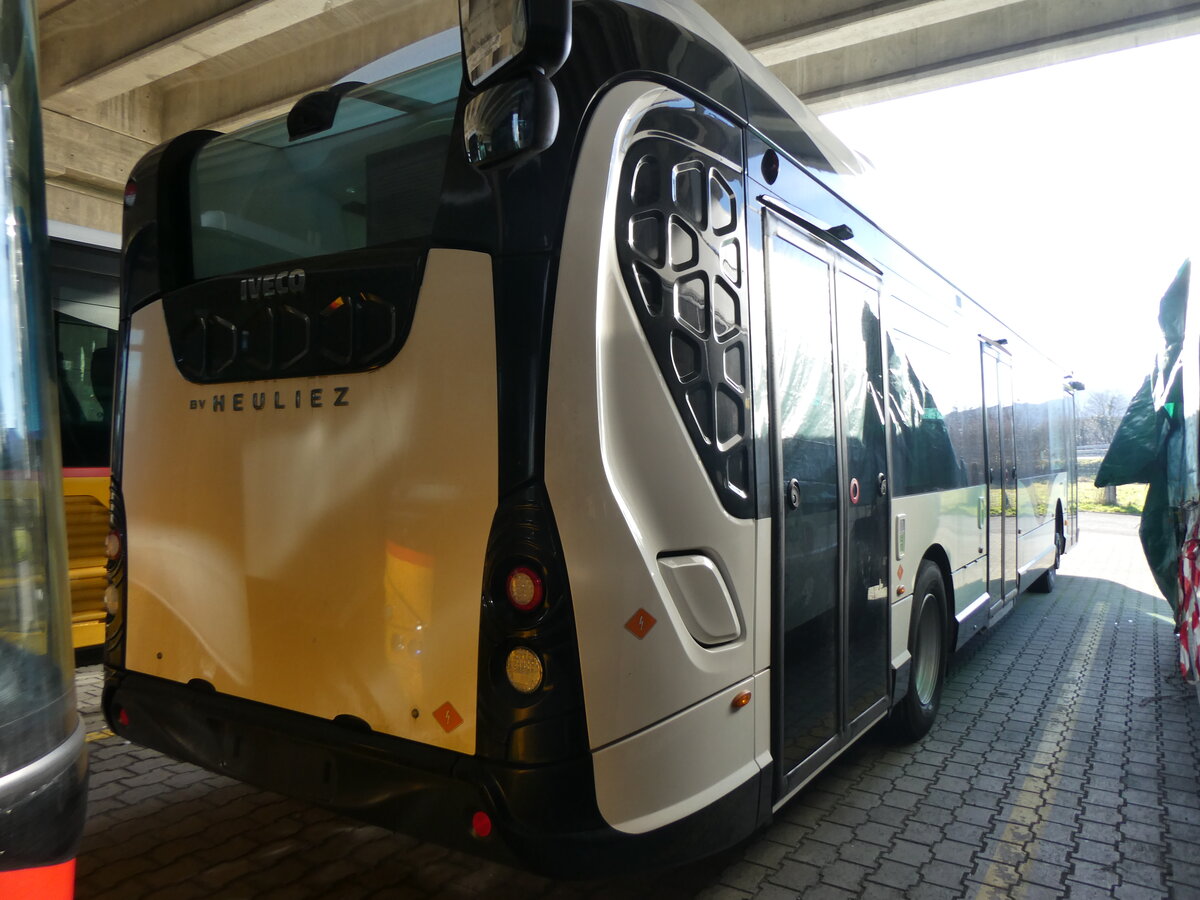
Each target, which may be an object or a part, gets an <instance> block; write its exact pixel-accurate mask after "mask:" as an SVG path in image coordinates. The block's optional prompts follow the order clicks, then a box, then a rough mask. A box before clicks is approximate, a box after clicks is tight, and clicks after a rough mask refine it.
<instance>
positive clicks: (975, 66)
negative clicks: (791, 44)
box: [772, 0, 1200, 113]
mask: <svg viewBox="0 0 1200 900" xmlns="http://www.w3.org/2000/svg"><path fill="white" fill-rule="evenodd" d="M1196 33H1200V2H1194V0H1193V2H1179V0H1146V2H1142V3H1140V4H1139V5H1138V10H1137V11H1136V13H1135V12H1134V11H1133V10H1131V9H1130V5H1129V3H1128V0H1023V2H1021V3H1019V4H1014V5H1011V6H1008V7H1005V8H997V9H993V10H990V11H987V12H984V13H979V14H976V15H973V16H970V17H967V18H964V19H960V20H954V21H947V22H943V23H940V24H938V25H934V26H930V27H928V28H924V29H920V30H918V31H914V32H911V33H908V34H905V35H896V36H893V37H889V38H880V39H878V40H875V41H871V42H868V43H866V44H862V45H856V46H854V47H847V48H843V49H840V50H835V51H831V52H828V53H823V54H815V55H812V56H808V57H805V58H803V59H796V60H792V61H790V62H787V63H783V64H781V65H777V66H773V67H772V71H773V72H774V73H775V74H776V75H777V76H778V77H779V78H780V80H782V81H783V83H784V84H785V85H787V86H788V87H789V88H790V89H791V90H793V91H794V92H795V93H796V94H797V95H798V96H799V97H800V98H801V99H802V100H804V102H805V103H806V104H807V105H808V106H809V107H810V108H812V109H813V110H814V111H815V112H817V113H825V112H833V111H836V110H840V109H848V108H851V107H854V106H864V105H867V104H870V103H877V102H881V101H883V100H889V99H895V98H898V97H904V96H910V95H912V94H918V93H923V92H926V91H931V90H938V89H941V88H946V87H952V86H955V85H958V84H965V83H967V82H970V81H979V80H983V79H985V78H994V77H998V76H1002V75H1009V74H1013V73H1015V72H1022V71H1027V70H1030V69H1034V68H1038V67H1040V66H1047V65H1054V64H1056V63H1060V62H1067V61H1069V60H1073V59H1082V58H1084V57H1087V56H1095V55H1098V54H1101V53H1109V52H1113V51H1116V50H1123V49H1127V48H1130V47H1136V46H1139V45H1142V44H1148V43H1153V42H1156V41H1161V40H1169V39H1172V38H1177V37H1182V36H1185V35H1189V34H1196Z"/></svg>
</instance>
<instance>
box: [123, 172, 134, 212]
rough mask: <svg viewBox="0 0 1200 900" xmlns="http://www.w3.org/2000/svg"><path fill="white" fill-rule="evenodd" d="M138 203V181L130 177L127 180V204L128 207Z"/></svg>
mask: <svg viewBox="0 0 1200 900" xmlns="http://www.w3.org/2000/svg"><path fill="white" fill-rule="evenodd" d="M135 203H137V182H136V181H134V180H133V179H132V178H130V179H129V180H128V181H127V182H125V206H126V207H127V208H128V207H130V206H133V204H135Z"/></svg>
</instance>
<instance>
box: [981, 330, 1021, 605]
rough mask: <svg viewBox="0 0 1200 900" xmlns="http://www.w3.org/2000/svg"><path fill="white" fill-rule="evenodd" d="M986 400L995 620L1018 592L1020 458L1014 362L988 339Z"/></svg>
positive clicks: (983, 349)
mask: <svg viewBox="0 0 1200 900" xmlns="http://www.w3.org/2000/svg"><path fill="white" fill-rule="evenodd" d="M980 347H981V352H982V355H983V402H984V409H985V410H986V420H987V454H988V494H987V533H988V541H987V548H988V595H989V597H990V598H991V603H990V610H991V612H990V615H991V616H992V618H993V619H994V618H995V616H996V615H997V614H1000V615H1002V614H1003V609H1002V607H1004V606H1005V604H1007V603H1008V602H1009V601H1011V600H1012V599H1013V597H1015V596H1016V593H1017V460H1016V453H1015V449H1016V440H1015V435H1014V430H1015V429H1014V421H1013V387H1012V363H1011V362H1010V357H1009V355H1008V351H1007V350H1005V349H1004V346H1003V344H1000V343H997V342H994V341H989V340H987V339H984V340H983V342H982V344H981V345H980Z"/></svg>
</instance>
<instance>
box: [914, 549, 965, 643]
mask: <svg viewBox="0 0 1200 900" xmlns="http://www.w3.org/2000/svg"><path fill="white" fill-rule="evenodd" d="M927 561H928V562H931V563H933V564H934V565H935V566H937V567H938V571H939V572H941V575H942V584H943V586H944V587H945V589H946V609H945V610H944V612H945V614H946V631H947V634H946V638H947V646H949V647H955V646H957V645H958V620H957V619H956V618H955V617H954V609H955V607H954V579H953V578H952V577H951V575H950V571H951V570H950V554H948V553H947V552H946V548H945V547H943V546H942V545H941V544H931V545H930V547H929V549H927V550H926V551H925V553H924V555H923V556H922V557H921V562H922V563H925V562H927Z"/></svg>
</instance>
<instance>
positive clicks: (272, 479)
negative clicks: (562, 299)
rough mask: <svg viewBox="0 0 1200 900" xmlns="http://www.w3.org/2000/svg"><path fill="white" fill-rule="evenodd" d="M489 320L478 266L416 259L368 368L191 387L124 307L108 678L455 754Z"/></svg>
mask: <svg viewBox="0 0 1200 900" xmlns="http://www.w3.org/2000/svg"><path fill="white" fill-rule="evenodd" d="M493 323H494V313H493V309H492V273H491V260H490V258H489V257H488V256H486V255H483V254H479V253H468V252H464V251H447V250H435V251H433V252H431V253H430V255H429V260H428V263H427V267H426V271H425V279H424V285H423V287H422V289H421V294H420V297H419V300H418V302H417V306H416V314H415V318H414V321H413V325H412V330H411V333H410V334H409V337H408V340H407V342H406V344H405V345H404V347H403V348H402V349H401V351H400V353H399V354H398V355H397V357H396V358H395V359H394V360H392V361H391V362H389V363H387V364H386V365H383V366H382V367H380V368H379V369H376V370H374V371H370V372H366V373H360V374H354V375H344V376H328V377H322V378H304V379H283V380H278V381H267V382H250V383H245V384H217V385H198V384H193V383H191V382H189V381H187V380H185V379H184V378H183V377H182V376H181V375H180V374H179V372H178V370H177V369H176V367H175V363H174V361H173V360H172V358H171V345H170V341H169V340H168V337H167V333H166V327H165V323H164V318H163V311H162V308H161V306H160V305H159V304H153V305H151V306H148V307H146V308H144V309H142V310H139V311H138V312H137V313H136V314H135V315H134V317H133V323H132V329H131V333H130V340H129V367H128V380H127V407H126V408H127V410H128V414H127V419H126V423H125V450H124V482H123V485H122V487H123V490H124V499H125V507H126V511H127V515H128V521H129V532H128V547H129V573H130V581H129V601H128V604H129V605H128V610H129V617H128V621H129V623H130V624H129V633H128V647H127V656H126V663H127V666H128V668H129V669H131V670H133V671H138V672H144V673H147V674H150V675H155V676H158V677H161V678H167V679H171V680H173V681H178V682H187V681H189V680H190V679H193V678H201V679H204V680H206V681H208V682H210V683H211V684H212V685H213V686H214V687H215V688H216V689H217V690H218V691H220V692H222V693H227V694H231V695H233V696H237V697H244V698H247V699H250V700H256V701H259V702H262V703H268V704H272V705H275V706H280V707H283V708H285V709H293V710H298V711H300V712H304V713H309V714H311V715H315V716H320V717H322V718H332V717H335V716H338V715H342V714H348V715H353V716H357V717H359V718H361V719H363V720H365V721H366V722H367V723H368V724H369V725H370V726H371V727H372V728H374V729H376V730H378V731H382V732H386V733H390V734H395V735H399V736H401V737H406V738H411V739H413V740H418V741H422V742H425V743H429V744H434V745H436V746H439V747H445V748H448V749H453V750H458V751H460V752H463V753H473V752H474V750H475V705H476V700H475V695H476V668H477V666H476V658H477V655H478V634H479V629H478V620H479V595H480V580H481V577H482V572H483V556H484V549H485V547H486V544H487V536H488V531H489V528H490V526H491V519H492V515H493V513H494V511H495V508H496V455H497V447H496V362H495V328H494V324H493ZM336 388H345V389H347V390H346V393H345V395H344V397H342V402H343V403H344V404H346V405H344V406H340V407H339V406H335V405H334V404H335V401H336V400H337V399H338V396H339V395H338V393H337V392H336ZM314 392H320V393H319V394H315V393H314ZM260 394H265V398H263V399H265V403H264V404H263V408H261V409H260V408H256V405H257V404H256V400H258V399H259V398H258V395H260ZM214 396H223V397H224V398H225V399H224V411H220V412H217V411H214V409H213V402H212V398H213V397H214ZM235 396H239V397H241V400H240V401H239V400H235ZM277 397H278V398H279V399H278V401H277ZM297 397H299V398H300V402H299V403H298V404H297V403H296V402H295V401H296V398H297ZM314 397H319V402H320V403H321V406H320V407H315V406H314ZM202 401H203V406H201V405H200V404H201V402H202ZM278 405H281V406H282V407H283V408H276V407H277V406H278ZM238 406H240V407H241V409H238ZM163 434H169V435H171V446H172V447H173V448H174V449H173V450H172V452H171V453H169V454H166V453H163V452H162V451H161V449H160V448H161V445H160V443H159V436H160V435H163ZM334 561H336V563H337V564H336V565H335V564H333V562H334ZM444 704H449V705H450V706H451V707H452V708H453V711H454V715H451V714H449V713H447V710H446V707H445V706H444ZM439 711H440V712H439ZM455 716H457V717H460V718H461V722H459V723H458V724H457V725H454V719H455ZM439 717H440V718H439ZM451 725H453V726H454V727H450V726H451Z"/></svg>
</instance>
